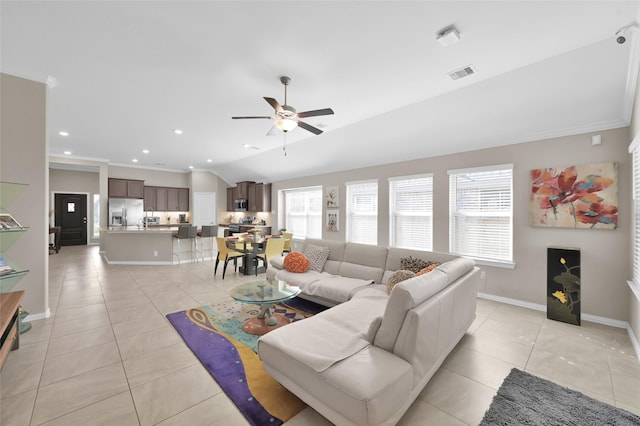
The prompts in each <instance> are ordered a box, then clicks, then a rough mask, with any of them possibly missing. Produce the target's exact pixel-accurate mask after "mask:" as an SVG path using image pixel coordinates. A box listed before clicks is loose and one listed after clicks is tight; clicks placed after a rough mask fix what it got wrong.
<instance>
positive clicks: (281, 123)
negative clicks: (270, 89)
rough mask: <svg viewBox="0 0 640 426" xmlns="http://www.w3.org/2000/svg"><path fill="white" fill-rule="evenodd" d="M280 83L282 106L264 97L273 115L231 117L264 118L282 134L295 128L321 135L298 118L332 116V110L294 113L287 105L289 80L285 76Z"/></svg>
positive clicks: (294, 110)
mask: <svg viewBox="0 0 640 426" xmlns="http://www.w3.org/2000/svg"><path fill="white" fill-rule="evenodd" d="M280 82H281V83H282V84H283V85H284V105H280V104H279V103H278V101H276V100H275V99H273V98H267V97H266V96H265V98H264V100H265V101H267V102H268V103H269V105H271V106H272V107H273V109H274V110H275V115H273V116H269V115H265V116H249V117H231V118H232V119H234V120H238V119H255V118H266V119H270V120H274V121H273V125H274V128H277V129H279V130H281V131H282V132H284V133H287V132H289V131H291V130H293V129H295V128H296V127H301V128H303V129H305V130H308V131H309V132H311V133H313V134H316V135H319V134H321V133H322V130H320V129H318V128H317V127H314V126H311V125H309V124H307V123H305V122H304V121H300V120H299V119H300V118H306V117H316V116H319V115H331V114H333V110H332V109H331V108H324V109H315V110H313V111H304V112H296V109H295V108H294V107H292V106H291V105H287V86H288V85H289V83H291V79H290V78H289V77H286V76H282V77H280ZM272 130H273V128H272V129H271V130H270V131H269V132H268V133H267V135H269V134H272Z"/></svg>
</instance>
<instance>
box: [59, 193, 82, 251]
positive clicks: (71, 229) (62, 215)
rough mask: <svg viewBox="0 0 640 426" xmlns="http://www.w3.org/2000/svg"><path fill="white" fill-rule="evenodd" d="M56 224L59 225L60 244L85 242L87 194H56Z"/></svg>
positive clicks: (68, 244) (71, 244) (70, 244)
mask: <svg viewBox="0 0 640 426" xmlns="http://www.w3.org/2000/svg"><path fill="white" fill-rule="evenodd" d="M55 205H56V226H60V227H61V230H60V245H61V246H77V245H83V244H87V195H86V194H56V195H55Z"/></svg>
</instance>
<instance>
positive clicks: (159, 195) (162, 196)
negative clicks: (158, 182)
mask: <svg viewBox="0 0 640 426" xmlns="http://www.w3.org/2000/svg"><path fill="white" fill-rule="evenodd" d="M156 210H157V211H159V212H166V211H169V200H168V199H167V188H163V187H158V188H156Z"/></svg>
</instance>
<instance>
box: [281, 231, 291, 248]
mask: <svg viewBox="0 0 640 426" xmlns="http://www.w3.org/2000/svg"><path fill="white" fill-rule="evenodd" d="M282 238H284V249H282V252H283V253H291V241H292V240H293V232H283V233H282Z"/></svg>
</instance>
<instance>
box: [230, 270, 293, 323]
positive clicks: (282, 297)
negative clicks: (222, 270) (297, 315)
mask: <svg viewBox="0 0 640 426" xmlns="http://www.w3.org/2000/svg"><path fill="white" fill-rule="evenodd" d="M298 294H300V288H299V287H297V286H292V285H289V284H287V282H286V281H280V280H262V281H254V282H250V283H246V284H242V285H239V286H237V287H234V288H232V289H231V297H232V298H233V299H235V300H236V301H238V302H240V303H249V304H254V305H258V306H260V312H258V315H257V316H255V317H254V318H251V319H250V320H247V321H245V323H244V325H243V326H242V330H244V332H245V333H249V334H255V335H258V336H262V335H263V334H266V333H268V332H270V331H271V330H275V329H276V328H278V327H282V326H283V325H286V324H289V322H291V320H289V318H287V317H285V316H283V315H280V314H276V313H274V312H273V305H274V304H276V303H280V302H286V301H287V300H290V299H293V298H294V297H296V296H297V295H298Z"/></svg>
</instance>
